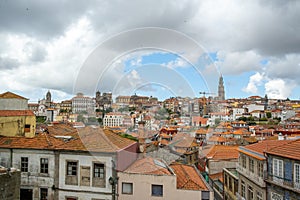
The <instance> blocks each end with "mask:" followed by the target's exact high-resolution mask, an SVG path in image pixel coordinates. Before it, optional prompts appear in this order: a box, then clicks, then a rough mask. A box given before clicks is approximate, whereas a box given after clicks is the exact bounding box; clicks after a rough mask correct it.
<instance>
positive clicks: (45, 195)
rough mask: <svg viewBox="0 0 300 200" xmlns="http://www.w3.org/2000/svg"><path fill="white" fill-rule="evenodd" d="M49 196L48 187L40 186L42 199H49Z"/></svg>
mask: <svg viewBox="0 0 300 200" xmlns="http://www.w3.org/2000/svg"><path fill="white" fill-rule="evenodd" d="M47 198H48V189H47V188H40V200H47Z"/></svg>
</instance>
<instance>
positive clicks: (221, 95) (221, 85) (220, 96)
mask: <svg viewBox="0 0 300 200" xmlns="http://www.w3.org/2000/svg"><path fill="white" fill-rule="evenodd" d="M218 99H219V100H225V90H224V81H223V76H222V75H221V76H220V78H219V87H218Z"/></svg>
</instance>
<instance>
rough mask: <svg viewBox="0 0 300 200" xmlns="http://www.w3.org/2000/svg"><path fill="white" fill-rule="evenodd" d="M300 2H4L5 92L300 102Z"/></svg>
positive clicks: (0, 54) (0, 86) (0, 5)
mask: <svg viewBox="0 0 300 200" xmlns="http://www.w3.org/2000/svg"><path fill="white" fill-rule="evenodd" d="M299 19H300V1H298V0H245V1H240V0H215V1H210V0H195V1H193V0H186V1H185V0H165V1H159V4H158V2H157V1H153V0H131V1H121V0H107V1H105V0H99V1H92V0H88V1H79V0H78V1H71V0H70V1H58V0H51V1H50V0H45V1H38V0H35V1H33V0H19V1H18V0H14V1H9V0H0V93H3V92H6V91H11V92H14V93H16V94H19V95H22V96H24V97H26V98H29V101H30V102H37V101H38V100H39V99H42V98H44V97H45V94H46V92H47V91H48V90H50V91H51V93H52V98H53V101H55V102H59V101H61V100H64V99H70V98H71V97H73V96H74V95H75V94H76V93H77V92H82V93H84V94H85V95H87V96H94V94H95V92H96V91H97V90H99V91H100V92H112V93H113V96H114V97H116V96H118V95H133V94H135V93H136V94H138V95H147V96H155V97H158V98H159V99H160V100H163V99H165V98H169V97H173V96H183V97H185V96H190V97H199V96H201V95H200V94H199V92H207V93H211V95H212V96H215V95H217V92H218V91H217V87H218V79H219V77H220V76H221V75H222V76H223V78H224V83H225V95H226V98H244V97H248V96H252V95H259V96H264V95H265V94H267V95H268V97H269V98H280V99H285V98H290V99H299V98H300V79H299V78H298V77H300V34H299V33H300V20H299Z"/></svg>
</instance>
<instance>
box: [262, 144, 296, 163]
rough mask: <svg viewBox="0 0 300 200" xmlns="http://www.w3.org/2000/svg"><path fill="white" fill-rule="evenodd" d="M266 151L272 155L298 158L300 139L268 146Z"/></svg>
mask: <svg viewBox="0 0 300 200" xmlns="http://www.w3.org/2000/svg"><path fill="white" fill-rule="evenodd" d="M266 152H267V153H268V154H272V155H277V156H281V157H285V158H290V159H295V160H300V139H297V140H293V141H289V142H287V143H286V144H282V145H280V146H276V147H274V148H270V149H269V150H267V151H266Z"/></svg>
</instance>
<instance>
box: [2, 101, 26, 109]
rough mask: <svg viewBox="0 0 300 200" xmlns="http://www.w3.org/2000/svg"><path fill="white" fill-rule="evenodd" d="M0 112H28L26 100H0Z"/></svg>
mask: <svg viewBox="0 0 300 200" xmlns="http://www.w3.org/2000/svg"><path fill="white" fill-rule="evenodd" d="M0 110H28V100H27V99H9V98H0Z"/></svg>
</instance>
